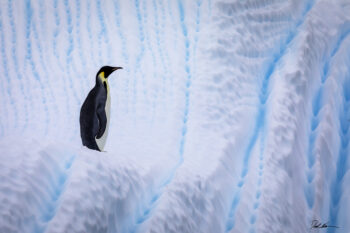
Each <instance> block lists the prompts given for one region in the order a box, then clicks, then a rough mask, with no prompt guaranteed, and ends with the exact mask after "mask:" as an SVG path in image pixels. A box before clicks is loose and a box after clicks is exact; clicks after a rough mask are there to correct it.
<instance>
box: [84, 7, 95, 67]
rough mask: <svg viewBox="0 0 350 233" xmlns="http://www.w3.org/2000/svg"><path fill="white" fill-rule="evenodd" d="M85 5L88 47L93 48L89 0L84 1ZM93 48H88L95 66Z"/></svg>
mask: <svg viewBox="0 0 350 233" xmlns="http://www.w3.org/2000/svg"><path fill="white" fill-rule="evenodd" d="M86 3H87V5H86V8H87V14H86V16H87V17H86V18H87V23H86V27H87V31H88V36H89V43H90V48H93V45H94V43H93V42H94V40H93V37H92V31H91V15H92V13H91V1H86ZM93 51H94V50H93V49H90V60H92V61H93V65H94V66H97V62H96V59H95V58H96V56H95V54H94V52H93Z"/></svg>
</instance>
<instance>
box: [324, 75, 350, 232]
mask: <svg viewBox="0 0 350 233" xmlns="http://www.w3.org/2000/svg"><path fill="white" fill-rule="evenodd" d="M349 85H350V77H348V78H347V80H345V82H344V84H343V106H342V109H341V112H340V114H339V123H340V124H339V127H340V128H339V131H340V132H339V137H340V142H341V143H340V145H339V151H338V159H337V163H336V173H335V174H334V180H333V182H332V183H331V186H330V204H329V205H330V206H329V221H330V223H331V224H330V225H336V224H337V223H338V212H339V208H340V206H341V203H340V200H341V198H342V193H343V189H342V186H343V178H344V176H345V174H346V173H347V172H348V170H349V165H348V156H349V154H350V153H349V152H350V151H349V141H350V140H349V139H350V133H349V125H350V122H349V119H348V117H349V114H350V100H349V98H347V95H349V93H348V91H349V88H350V87H349ZM327 232H329V233H333V232H335V229H328V230H327Z"/></svg>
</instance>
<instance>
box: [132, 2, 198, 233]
mask: <svg viewBox="0 0 350 233" xmlns="http://www.w3.org/2000/svg"><path fill="white" fill-rule="evenodd" d="M178 7H179V12H180V22H181V25H182V28H183V29H185V30H183V36H184V38H185V48H186V57H185V71H186V74H187V80H186V90H185V109H184V115H183V127H182V133H181V140H180V147H179V155H180V156H179V160H178V162H177V163H176V165H175V166H174V167H173V168H172V169H171V172H170V173H169V176H168V177H167V178H166V179H165V180H164V181H163V182H162V183H161V185H160V186H159V187H158V189H157V191H156V192H155V194H153V197H152V199H151V201H150V202H149V204H148V206H146V208H145V210H144V211H141V212H142V213H143V215H142V216H139V217H138V219H137V221H136V223H137V224H136V225H134V226H133V228H132V230H131V232H136V230H137V228H138V226H139V225H141V224H142V223H143V222H144V221H145V220H147V219H148V218H149V217H150V213H151V212H152V210H153V209H154V208H155V207H156V206H155V203H156V202H157V200H158V199H159V198H160V197H161V195H162V194H163V190H164V188H165V187H166V186H168V185H169V184H170V183H171V182H172V180H173V178H174V177H175V174H176V171H177V169H178V168H179V167H180V166H181V165H182V163H183V160H184V158H183V154H184V148H185V141H186V134H187V121H188V113H189V101H190V87H191V72H190V69H189V59H188V56H189V53H190V52H189V41H188V35H187V28H186V25H185V22H184V19H185V13H184V9H183V2H182V0H178ZM185 32H186V33H185Z"/></svg>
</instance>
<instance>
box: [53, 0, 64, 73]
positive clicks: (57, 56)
mask: <svg viewBox="0 0 350 233" xmlns="http://www.w3.org/2000/svg"><path fill="white" fill-rule="evenodd" d="M57 7H58V0H53V8H54V16H55V29H54V34H53V42H52V43H53V44H52V45H53V54H54V55H55V57H56V59H57V64H58V66H59V67H60V69H61V70H62V69H63V67H62V65H61V63H60V56H59V54H58V52H57V37H58V34H59V26H60V17H59V14H58V10H57Z"/></svg>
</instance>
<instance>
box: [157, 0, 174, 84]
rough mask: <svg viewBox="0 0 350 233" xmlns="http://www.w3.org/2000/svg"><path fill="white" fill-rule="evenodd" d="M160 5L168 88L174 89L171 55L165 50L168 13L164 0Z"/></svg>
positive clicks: (160, 0)
mask: <svg viewBox="0 0 350 233" xmlns="http://www.w3.org/2000/svg"><path fill="white" fill-rule="evenodd" d="M159 3H160V5H161V11H162V25H161V28H162V33H161V34H162V38H163V40H162V44H163V50H164V56H165V61H166V63H165V67H166V72H167V80H169V78H170V85H167V86H168V87H172V86H173V84H172V79H173V72H172V69H169V67H170V58H169V53H168V49H167V48H166V47H165V48H164V37H165V23H166V12H165V7H164V1H163V0H159Z"/></svg>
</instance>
